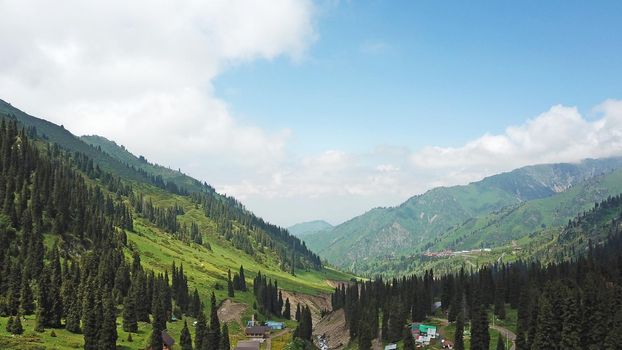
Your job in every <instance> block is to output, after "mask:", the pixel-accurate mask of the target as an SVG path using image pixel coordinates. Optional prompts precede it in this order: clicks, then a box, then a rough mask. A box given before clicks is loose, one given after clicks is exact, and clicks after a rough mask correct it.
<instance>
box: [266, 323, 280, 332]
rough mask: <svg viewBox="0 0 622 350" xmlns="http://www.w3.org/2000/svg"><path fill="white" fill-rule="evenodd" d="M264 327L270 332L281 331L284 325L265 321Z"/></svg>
mask: <svg viewBox="0 0 622 350" xmlns="http://www.w3.org/2000/svg"><path fill="white" fill-rule="evenodd" d="M266 326H267V327H270V329H271V330H273V331H275V330H281V329H284V328H285V323H283V322H277V321H266Z"/></svg>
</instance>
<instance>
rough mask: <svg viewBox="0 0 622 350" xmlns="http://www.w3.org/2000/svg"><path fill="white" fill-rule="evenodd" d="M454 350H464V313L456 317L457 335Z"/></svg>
mask: <svg viewBox="0 0 622 350" xmlns="http://www.w3.org/2000/svg"><path fill="white" fill-rule="evenodd" d="M454 349H455V350H464V316H462V312H460V313H458V316H457V317H456V333H455V335H454Z"/></svg>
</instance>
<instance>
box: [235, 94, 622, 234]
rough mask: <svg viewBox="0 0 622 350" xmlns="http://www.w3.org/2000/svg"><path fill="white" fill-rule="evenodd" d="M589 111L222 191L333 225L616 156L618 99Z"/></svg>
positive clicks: (620, 144) (313, 162) (555, 114)
mask: <svg viewBox="0 0 622 350" xmlns="http://www.w3.org/2000/svg"><path fill="white" fill-rule="evenodd" d="M594 113H596V114H597V115H596V118H595V119H593V120H589V119H587V118H585V117H583V116H582V115H581V114H580V113H579V111H578V110H577V108H575V107H565V106H559V105H558V106H553V107H551V109H550V110H548V111H546V112H544V113H542V114H540V115H538V116H536V117H535V118H533V119H530V120H528V121H527V122H525V123H524V124H522V125H518V126H510V127H508V128H507V129H506V130H505V132H504V133H502V134H496V135H493V134H485V135H483V136H481V137H479V138H477V139H474V140H471V141H469V142H467V143H466V144H464V145H463V146H460V147H440V146H430V147H425V148H423V149H421V150H418V151H411V150H409V149H408V148H399V147H387V146H385V147H378V148H376V149H374V150H373V151H371V152H366V153H348V152H343V151H339V150H330V151H326V152H324V153H322V154H319V155H315V156H312V157H307V158H304V159H302V160H300V161H297V162H293V163H290V164H288V165H287V167H281V168H280V170H279V173H278V175H275V176H274V177H273V178H269V177H266V178H264V179H258V178H257V179H253V180H249V181H246V182H244V183H243V184H242V185H237V184H231V185H229V186H227V187H226V191H227V192H230V193H233V194H235V195H237V196H240V197H242V198H245V200H246V201H247V202H248V203H250V204H251V207H255V208H259V211H260V212H263V213H265V214H267V215H276V216H278V215H279V214H278V213H280V212H283V213H287V215H286V216H285V215H284V217H286V218H285V219H284V220H286V221H285V222H288V223H293V222H296V221H303V220H309V219H313V218H324V219H328V220H329V221H332V222H334V223H338V222H340V221H343V220H345V219H348V218H350V217H352V216H354V215H357V214H360V213H362V212H363V211H366V210H368V209H370V208H372V207H377V206H386V205H396V204H399V203H401V202H402V201H404V200H405V199H407V198H408V197H410V196H412V195H415V194H419V193H422V192H424V191H426V190H428V189H431V188H434V187H437V186H450V185H457V184H466V183H469V182H472V181H477V180H480V179H482V178H483V177H485V176H489V175H493V174H497V173H499V172H503V171H509V170H512V169H515V168H518V167H521V166H525V165H531V164H541V163H555V162H575V161H579V160H581V159H585V158H597V157H608V156H620V155H622V101H617V100H608V101H605V102H604V103H602V104H601V105H599V106H597V107H596V108H594ZM266 203H269V206H266V205H265V204H266ZM344 203H345V204H344ZM292 206H295V207H294V209H292ZM275 213H276V214H275Z"/></svg>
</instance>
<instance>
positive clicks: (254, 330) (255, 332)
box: [244, 326, 270, 338]
mask: <svg viewBox="0 0 622 350" xmlns="http://www.w3.org/2000/svg"><path fill="white" fill-rule="evenodd" d="M244 334H246V336H247V337H256V338H265V337H267V336H269V335H270V327H268V326H250V327H246V329H245V330H244Z"/></svg>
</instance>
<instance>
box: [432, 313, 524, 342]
mask: <svg viewBox="0 0 622 350" xmlns="http://www.w3.org/2000/svg"><path fill="white" fill-rule="evenodd" d="M432 319H433V320H436V321H439V322H441V323H442V324H443V326H446V325H448V324H449V321H448V320H447V319H444V318H436V317H433V318H432ZM490 328H492V329H494V330H496V331H498V332H499V333H501V335H503V336H504V337H506V338H507V339H509V340H510V341H511V342H512V346H511V347H510V349H509V350H516V334H514V332H512V331H511V330H509V329H507V328H505V327H501V326H496V325H495V326H494V327H493V326H490Z"/></svg>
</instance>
